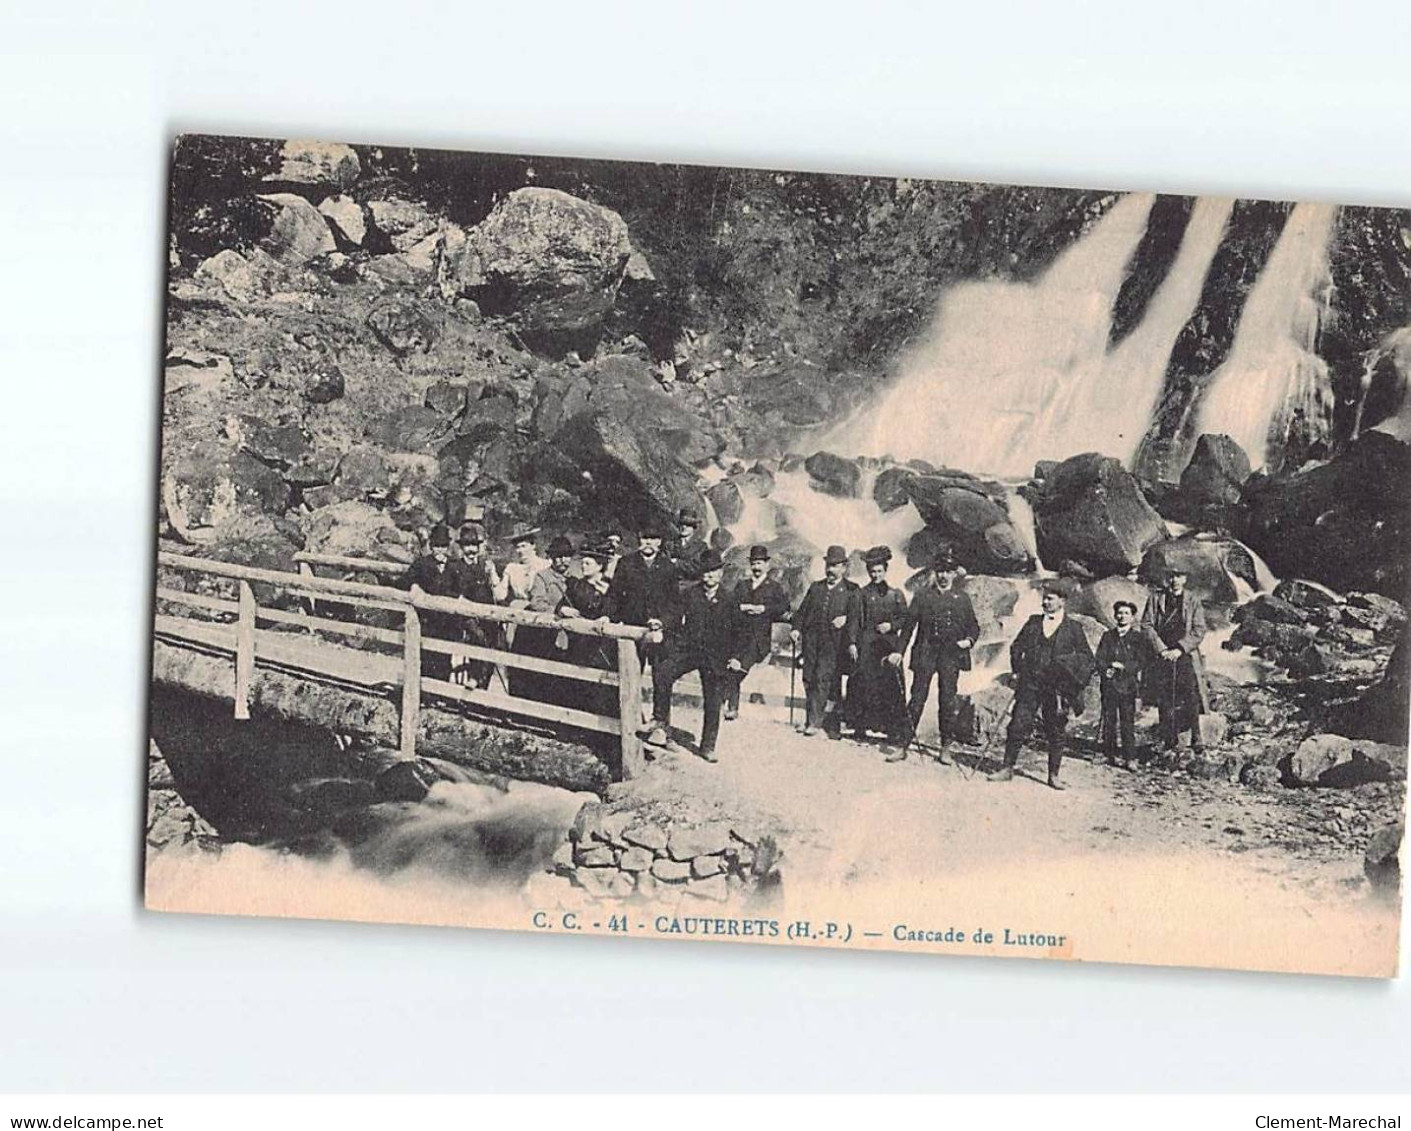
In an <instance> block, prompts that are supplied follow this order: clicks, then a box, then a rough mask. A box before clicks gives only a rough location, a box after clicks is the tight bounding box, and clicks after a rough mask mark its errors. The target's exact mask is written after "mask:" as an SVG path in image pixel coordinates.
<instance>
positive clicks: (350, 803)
mask: <svg viewBox="0 0 1411 1131" xmlns="http://www.w3.org/2000/svg"><path fill="white" fill-rule="evenodd" d="M288 792H289V798H290V800H291V801H292V802H293V803H294V804H295V805H297V806H299V807H300V808H301V809H304V810H306V811H307V812H309V813H313V814H315V815H317V816H319V817H322V818H330V817H334V816H336V815H337V814H339V813H343V812H346V811H347V810H349V809H357V808H361V807H362V806H365V805H371V804H372V803H373V802H374V801H376V800H377V792H376V790H375V789H374V787H373V783H372V782H370V781H367V780H366V779H364V778H316V779H314V780H312V781H302V782H295V783H294V784H293V785H292V786H290V787H289V791H288Z"/></svg>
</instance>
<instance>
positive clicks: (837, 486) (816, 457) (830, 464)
mask: <svg viewBox="0 0 1411 1131" xmlns="http://www.w3.org/2000/svg"><path fill="white" fill-rule="evenodd" d="M803 466H804V470H805V471H807V472H808V478H809V481H810V483H811V484H812V486H813V488H814V490H816V491H821V492H823V494H825V495H833V496H834V497H836V498H839V499H855V498H857V493H858V487H859V486H860V485H861V483H862V469H861V468H860V467H858V465H857V463H856V462H855V461H854V460H850V459H844V458H843V457H842V456H837V455H834V454H833V453H832V452H814V453H813V455H811V456H809V457H808V458H807V459H806V460H804V461H803Z"/></svg>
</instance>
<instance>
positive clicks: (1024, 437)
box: [819, 193, 1233, 477]
mask: <svg viewBox="0 0 1411 1131" xmlns="http://www.w3.org/2000/svg"><path fill="white" fill-rule="evenodd" d="M1154 199H1155V198H1154V197H1153V196H1151V195H1150V194H1146V193H1133V194H1131V195H1128V196H1125V197H1123V198H1122V199H1121V200H1120V201H1118V203H1117V204H1116V205H1115V206H1114V207H1113V208H1111V209H1110V210H1109V211H1108V213H1107V214H1106V215H1105V216H1104V217H1103V218H1102V219H1101V220H1100V221H1099V222H1098V223H1097V224H1096V225H1094V226H1093V228H1092V230H1091V231H1090V232H1088V234H1087V235H1085V236H1084V237H1083V238H1082V239H1081V240H1079V241H1078V242H1077V243H1075V244H1074V245H1073V246H1072V247H1070V248H1069V249H1068V250H1067V251H1065V252H1064V253H1063V254H1062V255H1060V256H1059V257H1058V259H1057V260H1056V261H1055V262H1054V263H1053V265H1052V266H1051V267H1050V268H1049V269H1048V270H1047V271H1046V272H1045V273H1044V274H1043V275H1042V276H1041V277H1040V278H1039V279H1038V280H1037V281H1036V282H1033V283H1021V282H992V281H991V282H975V283H965V284H961V285H959V286H956V287H953V288H951V289H950V290H949V291H948V292H947V293H946V294H945V295H944V296H943V298H942V300H941V303H940V307H939V309H938V312H937V315H936V319H935V322H934V323H933V325H932V327H931V330H930V333H929V334H928V336H927V339H926V340H925V342H924V343H923V344H922V345H921V347H920V348H918V349H916V350H914V351H913V352H912V353H911V354H910V355H909V356H908V357H907V358H906V359H905V360H904V362H903V365H902V368H901V372H900V374H899V375H898V377H897V379H896V381H895V382H894V383H893V384H892V386H891V387H890V388H889V389H888V390H887V392H886V393H884V394H883V396H882V397H881V398H880V399H879V400H878V402H877V403H876V404H875V405H874V406H872V407H871V408H870V409H868V410H866V411H864V412H862V413H860V414H858V415H857V416H855V417H854V418H853V419H852V420H850V421H848V422H847V423H846V424H844V425H843V426H842V427H840V428H839V429H837V430H836V431H835V432H834V433H833V434H832V435H830V436H829V437H828V438H827V439H826V441H825V442H824V443H823V444H820V445H819V446H821V447H829V448H831V449H832V450H835V451H838V452H840V453H848V454H866V455H883V454H891V455H893V456H895V457H896V458H898V459H908V458H913V457H920V458H923V459H928V460H931V461H932V462H934V463H941V464H945V465H948V466H951V467H961V468H965V469H966V470H968V471H974V472H980V473H984V474H989V475H997V476H1002V477H1018V476H1024V475H1028V474H1029V473H1030V471H1031V470H1032V469H1033V466H1034V463H1035V461H1037V460H1040V459H1064V458H1066V457H1068V456H1071V455H1074V454H1076V453H1078V452H1084V451H1101V452H1103V453H1105V454H1107V455H1112V456H1115V457H1117V458H1118V459H1121V460H1123V461H1124V462H1125V461H1128V460H1130V458H1131V456H1132V454H1133V453H1134V452H1135V451H1136V448H1137V445H1138V444H1139V443H1140V441H1141V438H1142V436H1143V435H1144V434H1145V432H1146V429H1147V425H1148V423H1149V422H1150V418H1151V414H1152V411H1153V409H1154V408H1155V405H1156V403H1157V400H1158V399H1159V397H1160V395H1161V389H1162V385H1163V382H1164V379H1165V375H1166V368H1167V363H1168V361H1169V359H1170V355H1171V349H1172V347H1173V346H1174V344H1175V341H1176V338H1177V336H1178V335H1179V334H1180V331H1181V328H1182V326H1184V325H1185V324H1186V322H1187V320H1188V319H1189V318H1190V316H1191V314H1192V312H1193V311H1194V309H1195V306H1196V303H1197V302H1198V301H1199V298H1200V293H1201V288H1202V286H1203V284H1204V281H1205V277H1206V275H1207V273H1208V272H1209V269H1210V264H1211V261H1212V260H1213V258H1214V256H1215V252H1216V250H1217V248H1218V247H1219V245H1220V240H1221V238H1222V236H1223V234H1224V231H1225V225H1226V223H1227V221H1228V219H1229V215H1230V210H1231V207H1232V205H1233V202H1232V201H1230V200H1226V199H1210V200H1205V199H1202V200H1199V201H1197V202H1196V205H1195V207H1194V209H1193V211H1192V215H1191V219H1190V223H1189V224H1188V225H1187V227H1186V231H1185V234H1184V235H1183V237H1182V241H1181V246H1180V248H1179V250H1178V252H1177V255H1176V258H1175V259H1174V261H1173V262H1172V265H1171V269H1170V270H1169V271H1168V273H1167V275H1166V277H1165V278H1164V279H1163V281H1162V283H1161V285H1160V287H1158V288H1157V290H1156V292H1155V293H1154V295H1153V296H1152V300H1151V302H1150V303H1149V304H1148V306H1147V309H1146V311H1145V312H1144V315H1143V318H1142V321H1141V323H1140V324H1139V325H1138V326H1137V327H1136V328H1135V329H1134V330H1133V331H1132V332H1131V333H1130V334H1128V335H1127V337H1126V338H1125V339H1124V340H1123V341H1122V342H1121V343H1120V344H1119V345H1118V346H1117V348H1116V349H1115V350H1109V349H1108V341H1109V336H1110V333H1111V328H1112V312H1113V307H1114V304H1115V303H1116V300H1117V295H1118V292H1119V291H1120V289H1121V286H1122V283H1123V281H1124V280H1125V279H1126V277H1127V274H1128V271H1129V267H1130V261H1131V259H1132V255H1133V253H1134V252H1135V250H1136V248H1137V245H1138V243H1139V242H1140V241H1141V238H1142V236H1143V235H1144V234H1145V232H1146V226H1147V220H1148V217H1149V214H1150V212H1151V207H1152V204H1153V202H1154Z"/></svg>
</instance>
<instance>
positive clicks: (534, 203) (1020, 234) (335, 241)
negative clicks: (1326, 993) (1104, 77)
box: [162, 137, 1111, 565]
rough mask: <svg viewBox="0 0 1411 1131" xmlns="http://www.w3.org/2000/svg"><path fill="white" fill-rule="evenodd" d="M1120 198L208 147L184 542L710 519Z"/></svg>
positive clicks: (174, 290) (346, 538)
mask: <svg viewBox="0 0 1411 1131" xmlns="http://www.w3.org/2000/svg"><path fill="white" fill-rule="evenodd" d="M1110 201H1111V197H1110V196H1108V195H1103V194H1097V193H1075V192H1067V191H1059V190H1042V189H1025V188H1014V187H1007V186H983V185H949V184H943V183H913V182H907V181H896V180H878V179H858V178H839V177H827V176H816V175H803V174H789V173H770V172H763V171H752V170H730V169H705V168H693V167H685V166H656V165H629V164H620V163H607V162H577V161H564V160H542V161H541V160H536V159H528V158H520V157H494V156H489V157H486V156H471V155H464V154H453V153H443V152H434V151H420V150H388V149H376V148H370V147H356V148H355V147H350V146H346V145H336V144H323V143H311V142H287V143H280V142H275V141H264V140H257V139H230V138H210V137H183V138H181V139H180V140H179V142H178V144H177V147H176V152H175V155H174V159H173V168H172V201H171V227H172V239H171V270H170V303H169V319H168V346H167V370H166V396H165V401H164V406H165V413H164V447H163V451H164V456H163V463H162V504H163V506H162V533H163V535H164V536H166V537H168V538H170V539H172V540H174V541H176V542H178V543H184V544H186V545H188V546H195V547H200V548H201V549H202V552H208V553H214V554H218V555H221V556H226V557H233V558H239V559H242V560H250V561H258V562H261V563H263V564H267V565H280V564H287V562H288V559H289V556H290V554H292V552H293V551H294V550H295V549H296V548H299V547H301V546H305V545H307V546H309V547H310V548H315V549H325V550H336V551H337V552H342V553H348V554H367V555H372V556H377V557H389V556H390V557H393V558H408V557H410V555H411V554H412V553H413V552H414V550H415V549H416V546H417V535H418V532H420V531H424V530H425V528H426V527H427V526H429V525H430V524H431V523H434V522H437V521H442V520H445V521H450V522H457V521H459V520H460V519H461V518H462V516H463V515H464V514H465V513H466V512H467V508H471V509H476V508H479V509H481V510H483V512H484V513H485V515H486V518H487V521H488V522H489V524H490V526H491V530H492V533H496V532H501V531H504V530H507V529H508V528H509V527H510V525H511V524H512V523H514V522H515V521H519V520H531V521H533V522H535V523H536V524H542V525H547V526H549V527H555V526H567V525H569V524H570V523H571V524H574V525H576V526H577V527H578V528H579V529H583V528H585V527H591V526H592V525H596V524H600V523H601V524H606V523H608V522H623V523H629V524H630V523H631V522H633V521H634V520H636V519H638V518H643V517H655V518H667V517H669V516H670V515H671V514H672V513H674V511H675V510H676V509H677V508H678V507H681V506H697V507H700V506H702V505H703V500H702V498H701V495H700V488H699V486H698V484H697V475H696V469H697V468H698V467H700V466H701V465H703V464H706V463H709V462H711V461H714V460H716V459H718V458H719V457H721V456H722V455H725V456H730V457H738V458H742V459H747V460H748V459H752V458H753V457H756V456H765V457H769V456H779V455H782V454H783V453H784V451H786V450H787V448H788V446H789V445H790V443H791V442H792V441H793V440H794V439H795V438H796V437H798V436H800V435H805V434H807V432H808V431H809V430H811V429H816V428H818V427H820V426H822V425H824V424H828V423H831V422H833V421H834V420H836V419H837V418H838V417H840V416H841V415H843V414H844V413H846V412H847V411H848V410H849V409H850V408H851V407H852V406H853V405H855V404H857V403H859V401H861V400H862V399H864V398H865V397H867V396H868V395H869V393H870V392H871V391H872V390H873V389H874V388H875V387H876V386H877V384H878V383H879V382H880V381H881V380H882V379H883V378H884V377H885V375H886V372H887V364H888V361H889V359H890V358H891V357H892V356H893V355H894V354H895V353H896V352H897V351H898V350H900V349H901V348H903V347H904V345H905V343H906V341H907V340H908V339H909V337H910V336H911V335H912V334H914V333H916V332H918V331H919V330H920V329H922V328H923V327H924V326H925V324H926V322H927V320H928V319H929V318H930V316H931V313H932V310H933V307H934V304H935V301H936V298H937V296H938V294H939V293H940V291H941V289H942V288H944V287H945V286H946V285H947V284H948V283H950V282H953V281H956V280H958V279H962V278H971V277H975V276H977V275H981V276H983V275H996V276H1007V277H1025V276H1026V275H1030V274H1032V273H1034V272H1036V271H1037V270H1039V269H1041V268H1042V267H1043V266H1044V265H1045V264H1046V263H1047V262H1049V261H1050V260H1051V259H1052V258H1053V256H1054V255H1055V254H1057V252H1058V251H1059V250H1061V249H1062V248H1063V247H1064V246H1066V245H1067V244H1068V243H1070V242H1071V241H1072V240H1073V239H1074V238H1075V237H1076V236H1077V235H1079V234H1080V233H1081V232H1082V231H1083V230H1085V228H1086V226H1088V225H1089V224H1091V222H1092V221H1093V220H1094V219H1095V218H1096V217H1097V216H1099V215H1101V213H1102V211H1103V210H1104V208H1105V207H1106V206H1107V204H1108V203H1110Z"/></svg>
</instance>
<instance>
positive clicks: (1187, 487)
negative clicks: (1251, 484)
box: [1181, 433, 1250, 506]
mask: <svg viewBox="0 0 1411 1131" xmlns="http://www.w3.org/2000/svg"><path fill="white" fill-rule="evenodd" d="M1249 475H1250V466H1249V456H1248V455H1246V454H1245V451H1244V449H1243V448H1242V447H1240V446H1239V444H1238V443H1237V442H1236V441H1235V440H1233V439H1232V438H1231V437H1229V436H1223V435H1212V434H1209V433H1207V434H1204V435H1202V436H1201V437H1200V438H1199V439H1197V440H1196V442H1195V451H1194V452H1193V453H1192V455H1191V461H1190V463H1188V464H1186V467H1185V470H1184V471H1182V472H1181V494H1182V495H1184V496H1185V498H1186V499H1187V500H1188V501H1189V502H1190V503H1192V504H1194V505H1195V506H1201V505H1204V504H1216V505H1218V504H1222V503H1237V502H1239V499H1240V488H1241V487H1243V486H1244V483H1245V480H1247V479H1248V478H1249Z"/></svg>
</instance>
